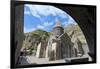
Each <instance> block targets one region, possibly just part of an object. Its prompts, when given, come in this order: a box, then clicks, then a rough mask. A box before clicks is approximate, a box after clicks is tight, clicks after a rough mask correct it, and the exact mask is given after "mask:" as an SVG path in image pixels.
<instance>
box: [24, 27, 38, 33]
mask: <svg viewBox="0 0 100 69" xmlns="http://www.w3.org/2000/svg"><path fill="white" fill-rule="evenodd" d="M34 30H36V28H25V27H24V33H27V32H31V31H34Z"/></svg>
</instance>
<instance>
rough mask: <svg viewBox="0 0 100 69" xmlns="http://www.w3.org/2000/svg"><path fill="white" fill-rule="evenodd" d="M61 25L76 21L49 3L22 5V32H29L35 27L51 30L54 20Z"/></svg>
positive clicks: (35, 28)
mask: <svg viewBox="0 0 100 69" xmlns="http://www.w3.org/2000/svg"><path fill="white" fill-rule="evenodd" d="M57 21H59V22H61V24H62V26H63V27H65V26H68V25H69V24H76V22H75V21H74V20H73V19H72V18H71V17H70V16H69V15H68V14H67V13H65V12H64V11H62V10H60V9H58V8H56V7H54V6H50V5H29V4H25V5H24V32H25V33H27V32H31V31H34V30H37V29H42V30H45V31H48V32H50V31H52V28H53V27H54V26H55V24H56V22H57Z"/></svg>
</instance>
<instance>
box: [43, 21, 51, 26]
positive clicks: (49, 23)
mask: <svg viewBox="0 0 100 69" xmlns="http://www.w3.org/2000/svg"><path fill="white" fill-rule="evenodd" d="M52 24H53V22H44V23H43V25H44V26H51V25H52Z"/></svg>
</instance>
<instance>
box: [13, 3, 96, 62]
mask: <svg viewBox="0 0 100 69" xmlns="http://www.w3.org/2000/svg"><path fill="white" fill-rule="evenodd" d="M12 6H14V5H12ZM54 6H55V5H54ZM55 7H57V8H59V9H61V10H63V11H65V12H66V13H68V14H69V15H70V16H72V17H73V19H74V20H75V21H76V22H77V23H78V25H79V26H80V28H81V30H82V31H83V33H84V36H85V38H86V40H87V43H88V46H89V50H90V53H89V55H90V56H91V57H92V58H93V59H94V60H95V58H96V52H95V48H96V47H95V43H96V42H95V39H96V37H95V36H96V8H95V7H87V6H84V7H79V6H71V5H68V6H67V5H66V6H59V5H58V6H55ZM23 8H24V5H19V6H15V9H14V8H13V9H12V10H14V11H12V12H13V14H12V15H15V16H17V15H20V16H17V17H15V22H14V21H12V22H14V23H15V24H14V25H12V26H14V27H15V29H14V30H13V32H14V33H12V35H14V37H15V38H14V39H12V40H14V43H16V41H17V46H15V47H14V49H15V53H12V55H15V57H14V58H15V59H14V61H15V62H14V64H16V63H17V61H18V56H19V55H20V49H21V46H22V45H21V44H22V40H23V37H22V36H23V23H24V21H23V18H24V17H23V14H24V10H23ZM12 19H13V18H12ZM17 25H18V26H17ZM12 29H13V28H12ZM16 29H17V31H16ZM15 31H16V32H15ZM19 32H20V33H19ZM20 39H22V40H20ZM14 45H15V44H14Z"/></svg>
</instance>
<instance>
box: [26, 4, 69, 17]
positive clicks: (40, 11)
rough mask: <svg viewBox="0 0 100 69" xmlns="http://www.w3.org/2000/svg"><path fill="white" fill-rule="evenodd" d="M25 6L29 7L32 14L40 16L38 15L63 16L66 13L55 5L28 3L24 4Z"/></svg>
mask: <svg viewBox="0 0 100 69" xmlns="http://www.w3.org/2000/svg"><path fill="white" fill-rule="evenodd" d="M25 6H27V7H29V9H30V12H31V13H32V15H33V16H35V17H38V18H40V17H41V16H40V15H43V16H48V15H53V16H57V15H59V16H61V17H63V18H65V17H66V16H67V15H65V14H66V13H65V12H64V11H62V10H60V9H58V8H56V7H53V6H49V5H48V6H47V5H28V4H26V5H25Z"/></svg>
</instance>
